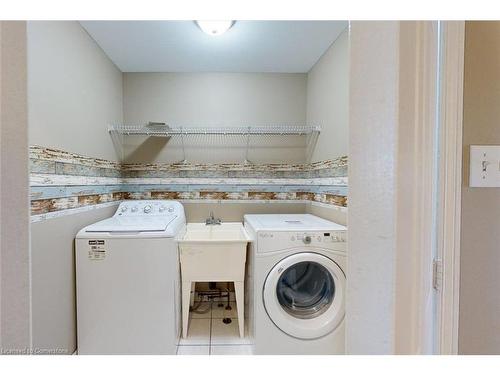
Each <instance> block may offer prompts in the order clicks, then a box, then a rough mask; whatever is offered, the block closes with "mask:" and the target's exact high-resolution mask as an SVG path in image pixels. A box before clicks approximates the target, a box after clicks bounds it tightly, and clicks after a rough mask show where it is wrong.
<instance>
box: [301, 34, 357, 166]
mask: <svg viewBox="0 0 500 375" xmlns="http://www.w3.org/2000/svg"><path fill="white" fill-rule="evenodd" d="M307 123H308V124H313V125H320V126H321V127H322V131H321V134H320V136H319V138H318V142H317V145H316V148H315V149H314V153H313V155H312V160H313V161H318V160H326V159H333V158H336V157H339V156H344V155H347V154H348V137H349V131H348V130H349V31H348V29H346V30H344V31H343V32H342V33H341V34H340V35H339V37H338V38H337V40H335V42H334V43H333V44H332V45H331V46H330V48H329V49H328V50H327V51H326V52H325V53H324V55H323V56H322V57H321V58H320V59H319V60H318V62H317V63H316V64H315V65H314V66H313V68H312V69H311V70H310V71H309V73H308V74H307Z"/></svg>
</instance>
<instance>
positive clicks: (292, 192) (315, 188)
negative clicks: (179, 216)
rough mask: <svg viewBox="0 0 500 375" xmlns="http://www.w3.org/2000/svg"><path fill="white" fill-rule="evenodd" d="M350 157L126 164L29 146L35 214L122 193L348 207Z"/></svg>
mask: <svg viewBox="0 0 500 375" xmlns="http://www.w3.org/2000/svg"><path fill="white" fill-rule="evenodd" d="M347 183H348V181H347V157H341V158H338V159H335V160H327V161H321V162H315V163H310V164H258V165H254V164H182V163H178V164H168V163H159V164H120V163H116V162H111V161H107V160H103V159H96V158H90V157H86V156H82V155H78V154H74V153H69V152H65V151H61V150H54V149H49V148H44V147H40V146H30V185H31V214H32V215H34V216H36V218H37V221H38V220H39V219H40V220H41V219H43V218H46V217H48V216H47V214H48V213H55V212H60V211H68V212H80V211H77V210H78V209H82V208H83V207H94V206H102V205H103V204H111V203H113V202H119V201H121V200H124V199H174V200H179V201H185V202H188V201H189V202H198V201H200V202H209V201H210V202H212V201H217V202H225V201H235V202H295V203H301V202H303V203H308V202H316V203H320V204H322V205H327V206H336V207H343V208H345V207H346V206H347V191H348V188H347Z"/></svg>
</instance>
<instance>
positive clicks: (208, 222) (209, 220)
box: [205, 211, 222, 225]
mask: <svg viewBox="0 0 500 375" xmlns="http://www.w3.org/2000/svg"><path fill="white" fill-rule="evenodd" d="M205 224H206V225H221V224H222V220H221V219H216V218H215V217H214V212H213V211H210V216H209V217H208V218H207V219H206V220H205Z"/></svg>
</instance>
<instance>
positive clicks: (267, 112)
mask: <svg viewBox="0 0 500 375" xmlns="http://www.w3.org/2000/svg"><path fill="white" fill-rule="evenodd" d="M123 77H124V80H123V92H124V94H123V95H124V96H123V103H124V104H123V108H124V120H125V123H127V124H138V125H141V124H146V123H148V122H149V121H160V122H166V123H167V124H172V125H173V126H182V125H184V126H214V125H220V126H233V125H235V126H248V125H269V124H272V125H274V124H299V125H303V124H305V122H306V91H307V90H306V87H307V75H306V74H274V73H124V75H123ZM126 142H127V143H126V145H125V148H124V159H125V161H127V162H160V161H162V162H175V161H179V160H182V158H183V154H182V151H181V142H180V139H179V138H173V139H165V138H146V137H134V138H132V137H127V139H126ZM207 143H208V145H209V147H207V146H206V145H207ZM185 145H186V149H187V152H186V158H187V159H188V160H189V161H192V162H204V163H217V162H241V161H243V160H244V158H245V146H246V138H245V137H197V138H192V137H190V138H189V139H186V140H185ZM250 146H251V147H250V152H249V155H248V159H249V160H251V161H252V162H256V163H259V162H268V163H271V162H303V161H304V159H305V153H304V151H305V149H304V146H305V142H304V140H297V137H294V138H291V137H279V138H273V139H272V138H269V137H266V138H256V137H253V138H252V139H251V145H250Z"/></svg>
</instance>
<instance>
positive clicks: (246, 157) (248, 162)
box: [243, 126, 252, 164]
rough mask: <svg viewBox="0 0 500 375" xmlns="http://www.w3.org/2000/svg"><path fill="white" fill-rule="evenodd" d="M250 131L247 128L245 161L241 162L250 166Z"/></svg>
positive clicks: (249, 128)
mask: <svg viewBox="0 0 500 375" xmlns="http://www.w3.org/2000/svg"><path fill="white" fill-rule="evenodd" d="M250 130H251V127H250V126H249V127H248V131H247V147H246V150H245V160H244V161H243V163H244V164H252V162H251V161H250V160H248V149H249V148H250Z"/></svg>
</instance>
